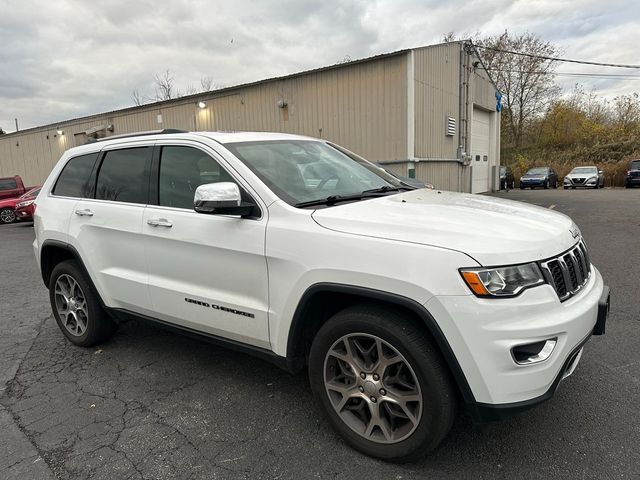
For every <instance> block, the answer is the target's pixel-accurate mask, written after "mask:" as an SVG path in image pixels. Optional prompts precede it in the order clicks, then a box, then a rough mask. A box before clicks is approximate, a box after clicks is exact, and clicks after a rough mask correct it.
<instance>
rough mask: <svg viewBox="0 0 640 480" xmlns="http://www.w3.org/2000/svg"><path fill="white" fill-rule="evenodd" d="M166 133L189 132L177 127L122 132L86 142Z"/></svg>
mask: <svg viewBox="0 0 640 480" xmlns="http://www.w3.org/2000/svg"><path fill="white" fill-rule="evenodd" d="M168 133H189V131H188V130H181V129H179V128H165V129H164V130H149V131H147V132H135V133H123V134H122V135H111V136H109V137H103V138H91V137H90V138H89V140H88V143H94V142H103V141H105V140H113V139H118V138H130V137H145V136H147V135H165V134H168Z"/></svg>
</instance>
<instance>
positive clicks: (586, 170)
mask: <svg viewBox="0 0 640 480" xmlns="http://www.w3.org/2000/svg"><path fill="white" fill-rule="evenodd" d="M563 185H564V189H565V190H567V189H568V188H569V187H571V188H572V189H574V190H575V189H576V188H578V187H582V188H604V172H603V171H602V170H600V169H599V168H598V167H596V166H594V165H589V166H583V167H575V168H574V169H573V170H571V171H570V172H569V173H568V174H567V176H566V177H564V182H563Z"/></svg>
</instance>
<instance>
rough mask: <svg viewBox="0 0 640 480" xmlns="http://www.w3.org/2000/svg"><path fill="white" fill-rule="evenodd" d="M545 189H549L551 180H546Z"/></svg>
mask: <svg viewBox="0 0 640 480" xmlns="http://www.w3.org/2000/svg"><path fill="white" fill-rule="evenodd" d="M542 187H543V188H544V189H545V190H548V189H549V180H545V181H544V185H543V186H542Z"/></svg>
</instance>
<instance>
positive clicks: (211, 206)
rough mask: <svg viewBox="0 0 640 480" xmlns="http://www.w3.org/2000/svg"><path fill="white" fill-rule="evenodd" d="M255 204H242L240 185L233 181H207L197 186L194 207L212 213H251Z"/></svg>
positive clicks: (199, 211)
mask: <svg viewBox="0 0 640 480" xmlns="http://www.w3.org/2000/svg"><path fill="white" fill-rule="evenodd" d="M253 208H254V205H253V204H245V205H243V204H242V196H241V194H240V187H238V185H237V184H235V183H233V182H218V183H206V184H204V185H200V186H199V187H198V188H196V193H195V194H194V196H193V209H194V210H195V211H196V212H198V213H207V214H210V215H240V216H246V215H250V214H251V212H252V211H253Z"/></svg>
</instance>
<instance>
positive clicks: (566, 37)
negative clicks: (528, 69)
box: [0, 0, 640, 131]
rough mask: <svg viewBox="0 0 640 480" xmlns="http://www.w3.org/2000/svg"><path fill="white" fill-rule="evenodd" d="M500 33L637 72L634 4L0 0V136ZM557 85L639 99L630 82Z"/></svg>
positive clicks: (587, 0) (639, 86) (637, 87)
mask: <svg viewBox="0 0 640 480" xmlns="http://www.w3.org/2000/svg"><path fill="white" fill-rule="evenodd" d="M505 28H507V29H509V30H511V31H514V32H522V31H530V32H536V33H538V34H539V35H540V36H541V37H543V38H544V39H546V40H550V41H552V42H554V43H555V44H557V45H558V46H559V47H560V48H561V49H562V50H563V51H564V56H565V57H567V58H576V59H583V60H591V61H599V62H607V63H610V62H615V63H629V64H640V48H639V45H640V2H638V1H637V0H606V1H605V0H570V1H565V0H519V1H510V0H473V1H458V0H448V1H442V0H437V1H436V0H423V1H420V0H339V1H334V0H324V1H322V0H314V1H309V2H307V1H304V0H262V1H246V0H234V1H225V2H214V1H206V0H200V1H185V0H172V1H171V2H168V1H166V2H165V1H160V0H153V1H152V0H107V1H98V2H89V1H82V0H75V1H73V0H52V1H51V0H40V1H37V0H0V127H2V128H4V129H5V130H6V131H13V130H15V126H14V120H13V119H14V117H17V118H18V121H19V123H20V128H21V129H22V128H28V127H33V126H37V125H42V124H45V123H52V122H57V121H61V120H65V119H69V118H72V117H77V116H82V115H88V114H93V113H99V112H103V111H109V110H114V109H117V108H122V107H127V106H131V105H132V100H131V93H132V91H133V90H134V89H135V88H138V89H139V90H140V92H141V93H146V94H152V93H153V86H152V83H153V75H154V73H159V72H163V71H164V70H166V69H169V70H170V71H171V72H172V73H173V75H174V77H175V81H176V85H177V86H178V87H179V88H181V89H184V88H186V87H187V86H188V85H189V84H193V85H197V84H199V81H200V78H202V77H205V76H208V77H211V78H212V79H213V81H214V82H215V83H216V84H219V85H225V86H230V85H234V84H238V83H243V82H249V81H254V80H260V79H264V78H269V77H273V76H279V75H285V74H289V73H293V72H297V71H301V70H306V69H309V68H316V67H321V66H324V65H329V64H334V63H336V62H337V61H339V60H342V59H343V58H345V56H349V57H350V58H351V59H357V58H362V57H367V56H370V55H375V54H379V53H384V52H391V51H394V50H398V49H401V48H407V47H415V46H422V45H428V44H432V43H438V42H440V40H441V38H442V36H443V34H444V33H446V32H449V31H453V32H456V34H458V35H461V34H465V33H474V32H476V31H480V32H482V33H483V34H489V33H499V32H502V31H503V30H504V29H505ZM558 71H563V72H587V73H593V72H597V73H607V72H614V71H615V73H625V74H634V73H636V74H637V75H638V76H639V77H640V71H633V70H631V71H628V70H622V71H621V70H611V69H601V68H598V67H589V66H568V65H561V66H560V67H559V68H558ZM558 81H559V82H560V83H561V84H562V85H563V87H565V88H566V89H569V88H571V85H572V84H574V83H576V81H579V82H581V83H583V84H585V86H586V87H587V88H588V89H592V88H593V89H596V90H597V91H599V92H601V93H603V94H605V95H608V96H613V95H616V94H620V93H631V92H634V91H638V92H640V80H638V79H613V80H612V79H597V80H589V79H585V78H579V79H577V78H572V77H558Z"/></svg>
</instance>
